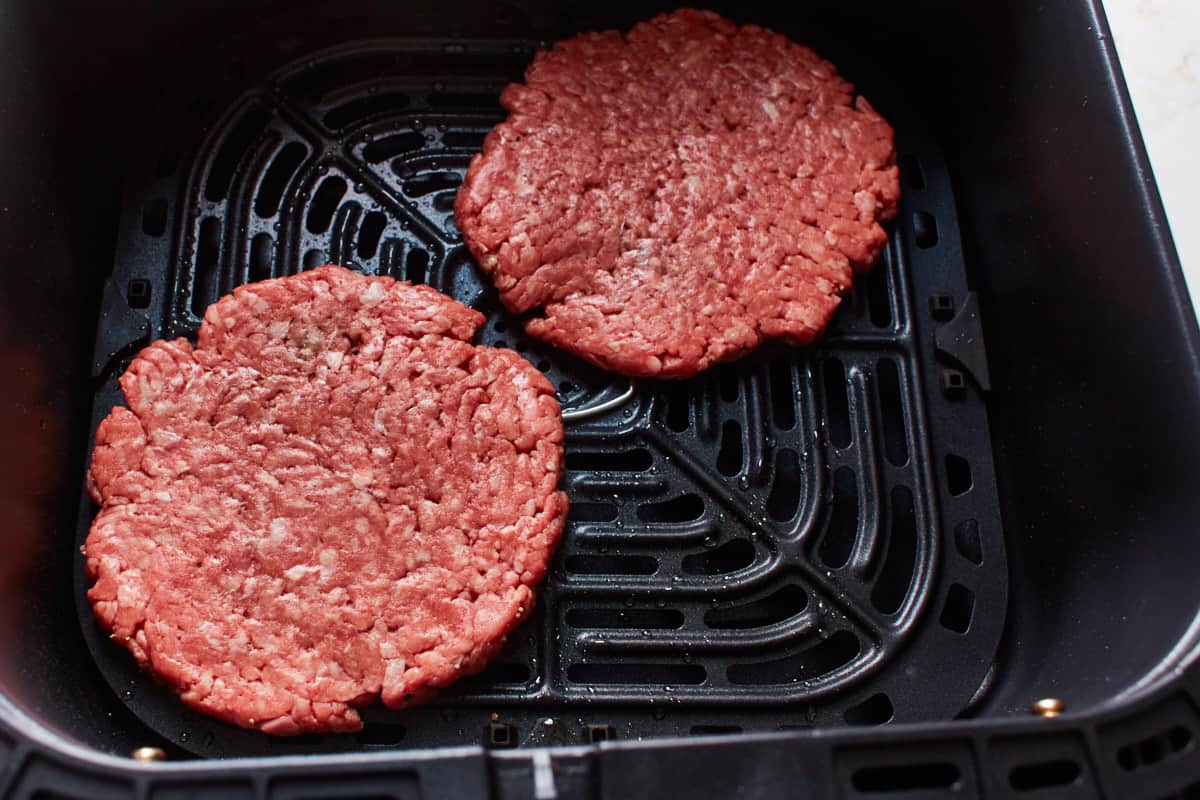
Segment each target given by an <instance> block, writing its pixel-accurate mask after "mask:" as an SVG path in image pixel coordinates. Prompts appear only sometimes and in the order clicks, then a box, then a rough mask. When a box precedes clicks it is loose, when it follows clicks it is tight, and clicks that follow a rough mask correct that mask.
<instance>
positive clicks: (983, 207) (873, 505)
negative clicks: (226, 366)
mask: <svg viewBox="0 0 1200 800" xmlns="http://www.w3.org/2000/svg"><path fill="white" fill-rule="evenodd" d="M835 5H836V4H825V3H800V4H795V5H794V6H788V7H779V8H776V7H773V6H770V5H768V4H762V5H761V6H760V7H745V6H736V7H730V8H727V9H718V10H722V11H723V13H726V14H727V15H728V16H730V17H731V18H733V19H735V20H737V21H754V22H759V23H761V24H765V25H767V26H769V27H773V28H775V29H777V30H780V31H783V32H785V33H787V34H789V35H790V36H791V37H792V38H794V39H796V40H797V41H800V42H802V43H805V44H809V45H811V46H813V47H814V48H815V49H817V50H818V52H820V53H822V54H823V55H825V56H826V57H828V58H830V59H831V60H833V61H834V62H835V63H837V64H838V66H839V67H840V68H841V70H842V71H843V73H844V74H845V75H846V76H847V77H848V78H850V79H851V80H852V81H854V82H855V83H856V84H857V86H858V88H859V90H860V91H861V92H862V93H863V94H864V95H865V96H866V97H868V98H869V99H870V100H871V102H872V103H873V104H874V105H875V106H876V107H877V108H878V109H879V110H880V111H881V112H882V113H883V114H884V115H885V116H887V117H888V119H889V120H890V121H891V122H892V123H893V125H894V126H895V127H896V129H897V147H898V151H899V156H900V164H901V181H902V189H903V196H902V200H901V206H900V215H899V218H898V219H897V221H896V222H895V223H894V225H893V226H892V228H891V239H890V243H889V245H888V247H887V249H886V251H885V253H884V255H883V257H882V258H881V260H880V263H879V264H878V265H877V267H876V268H875V270H874V271H873V272H871V273H870V274H869V275H866V276H862V277H861V278H860V279H859V280H858V281H857V282H856V284H855V289H854V292H853V294H852V295H851V296H850V297H849V298H848V299H847V301H846V303H845V304H844V307H843V309H842V310H841V311H840V312H839V314H838V316H837V318H836V320H835V322H834V324H833V326H832V327H831V330H830V331H829V333H828V335H827V336H826V337H824V338H823V339H822V340H821V341H820V342H819V343H817V344H816V345H815V346H812V347H808V348H802V349H795V348H786V347H783V346H778V345H773V346H769V347H766V348H764V349H763V350H762V351H761V352H759V353H757V354H755V355H754V356H752V357H750V358H748V359H746V360H745V361H742V362H738V363H736V364H733V365H727V366H723V367H720V368H717V369H714V370H712V371H710V372H708V373H705V374H704V375H702V376H700V377H698V378H696V379H693V380H691V381H687V382H681V383H659V382H653V381H638V382H629V381H626V380H624V379H622V378H619V377H614V376H612V375H609V374H606V373H603V372H601V371H598V370H596V369H594V368H591V367H588V366H587V365H584V364H583V363H581V362H579V361H578V360H576V359H573V358H571V357H569V356H566V355H565V354H563V353H561V352H559V351H557V350H555V349H553V348H550V347H548V346H545V345H542V344H540V343H537V342H536V341H533V340H530V339H528V338H526V337H525V336H524V335H523V334H522V333H521V326H520V323H519V321H518V320H516V319H514V318H513V317H511V316H510V315H508V314H507V313H505V312H504V311H503V309H502V307H501V306H500V305H499V303H498V301H497V299H496V296H495V293H494V291H493V290H492V289H490V287H489V286H488V285H487V282H486V281H484V280H482V279H481V277H480V274H479V272H478V270H477V268H476V267H475V265H474V264H473V263H472V261H471V258H470V256H469V255H468V254H467V252H466V250H465V247H464V246H463V244H462V240H461V236H460V235H459V233H458V231H457V229H456V228H455V226H454V222H453V212H452V205H453V199H454V194H455V191H456V188H457V186H458V185H459V184H460V182H461V180H462V175H463V172H464V170H465V167H466V163H467V161H468V159H469V158H470V155H471V154H472V153H473V152H475V151H476V150H477V149H478V147H479V145H480V143H481V141H482V137H483V135H484V134H485V133H486V132H487V130H488V129H489V128H490V127H491V126H492V125H493V124H495V123H496V122H497V121H499V120H500V119H502V118H503V110H502V109H501V108H500V107H499V105H498V102H497V96H498V93H499V90H500V89H501V88H502V87H503V85H504V84H505V83H506V82H507V81H509V80H513V79H517V78H519V77H520V75H521V72H522V70H523V68H524V66H525V65H526V64H527V63H528V61H529V59H530V58H531V57H532V54H533V52H534V51H535V50H536V48H537V47H539V46H542V45H544V44H545V43H546V42H548V41H553V40H554V39H556V38H560V37H562V36H566V35H570V34H571V33H574V32H577V31H580V30H586V29H589V28H596V27H621V28H626V27H628V26H629V25H631V24H632V23H633V22H635V21H637V20H638V19H641V18H645V17H647V16H649V15H651V14H652V13H654V12H655V11H656V10H659V9H658V8H652V7H648V6H643V5H639V6H636V7H633V6H624V5H621V4H594V5H593V4H583V3H574V4H572V3H568V4H554V3H536V2H520V3H491V2H482V1H480V2H473V3H455V4H450V3H442V4H433V3H419V4H379V3H368V2H361V3H342V4H337V7H336V8H332V7H316V6H314V7H311V8H310V7H304V6H299V5H297V4H271V3H255V4H232V3H210V4H203V5H200V4H197V5H190V4H173V3H166V4H149V3H147V4H136V5H135V4H129V5H126V6H123V7H121V8H116V9H114V8H105V9H100V8H93V7H92V6H78V7H75V6H72V5H69V4H64V5H61V6H54V5H53V4H51V5H46V4H41V5H37V4H29V3H16V4H10V5H9V6H7V7H5V9H4V12H5V14H4V16H0V53H2V54H3V55H0V137H2V138H0V143H3V148H2V150H0V159H2V162H0V163H3V165H4V169H3V170H2V171H0V172H2V174H3V175H4V176H5V179H4V180H3V181H0V255H3V259H2V260H0V269H3V270H4V275H5V277H6V279H7V280H6V282H5V287H6V288H5V290H4V292H3V293H0V304H2V305H0V309H2V311H3V314H2V316H0V337H2V338H0V358H2V359H3V360H2V361H0V364H2V365H3V366H4V367H5V370H4V374H5V376H6V378H5V380H6V382H7V384H8V388H7V390H6V391H5V392H4V393H3V397H4V404H5V405H4V408H3V413H2V414H0V419H3V425H4V426H5V438H4V440H5V441H6V443H7V446H8V453H7V456H8V457H7V458H6V459H4V463H5V469H6V473H5V480H4V481H3V482H0V485H2V486H3V489H2V492H3V493H2V494H0V497H2V498H3V501H2V503H3V505H2V507H3V509H4V511H5V515H4V519H5V522H6V534H7V541H8V542H9V547H8V553H7V558H6V559H5V566H4V568H3V570H0V576H3V584H2V585H0V592H2V594H0V608H3V610H4V612H5V613H4V614H3V615H0V622H2V623H3V625H4V626H6V631H5V632H6V633H7V636H6V637H5V639H4V641H6V642H7V643H8V644H6V645H5V646H3V647H0V694H2V696H0V704H3V708H2V710H3V712H4V713H3V718H4V726H5V727H4V731H5V732H4V733H3V734H0V736H2V738H0V765H6V766H3V770H0V784H2V785H3V786H4V787H6V789H7V791H8V792H10V793H11V794H12V795H13V796H16V797H39V798H45V799H46V800H50V799H51V798H53V799H54V800H59V798H75V799H78V800H82V799H83V798H109V797H112V798H125V797H139V798H140V797H149V798H184V797H188V798H208V797H232V798H242V797H245V798H255V799H256V800H257V799H258V798H264V799H265V798H271V800H275V799H276V798H327V799H332V798H337V799H338V800H362V798H372V800H374V798H398V797H404V798H408V797H416V796H422V797H451V796H460V795H461V796H482V795H486V794H487V793H488V792H491V793H492V794H494V795H496V796H499V797H510V796H511V797H538V798H552V797H562V798H575V797H579V798H587V797H622V796H671V795H672V794H673V793H679V794H683V793H687V794H694V793H696V792H701V793H704V792H711V794H712V796H721V797H725V796H733V795H734V793H735V792H739V791H740V792H742V793H743V796H775V795H776V794H780V795H783V794H787V793H791V792H794V790H795V787H797V786H800V785H804V786H812V787H828V788H827V789H826V790H820V791H817V794H816V795H814V796H825V795H826V794H829V793H831V792H835V791H836V792H839V793H840V795H839V796H842V797H859V796H864V797H888V796H892V795H893V794H894V793H897V792H904V791H908V792H910V793H909V794H905V795H904V796H906V797H943V796H945V797H1013V796H1025V793H1027V792H1034V791H1039V790H1040V791H1044V792H1048V793H1049V794H1048V795H1046V796H1056V797H1058V796H1062V797H1093V796H1100V795H1101V793H1102V791H1103V792H1106V793H1107V794H1105V796H1109V797H1122V798H1124V797H1134V798H1138V797H1146V798H1151V800H1157V799H1158V798H1164V799H1165V798H1168V797H1174V796H1176V795H1177V794H1179V793H1183V794H1181V795H1179V796H1191V794H1188V793H1189V792H1192V793H1196V792H1200V783H1194V784H1193V783H1192V782H1193V781H1197V780H1200V759H1198V758H1197V757H1196V756H1195V751H1196V748H1197V746H1198V745H1197V744H1196V742H1195V739H1196V737H1198V736H1200V714H1198V711H1197V708H1196V705H1195V702H1196V697H1195V694H1194V691H1193V689H1192V684H1193V683H1195V682H1196V677H1195V676H1193V672H1192V671H1190V670H1189V669H1188V664H1189V654H1190V651H1191V649H1192V646H1193V643H1194V642H1193V640H1194V638H1195V634H1194V632H1193V630H1192V623H1193V619H1194V617H1195V615H1196V611H1197V608H1198V606H1200V583H1198V582H1197V581H1196V580H1194V579H1193V577H1192V574H1193V572H1194V570H1193V568H1192V556H1193V555H1194V554H1195V550H1196V548H1195V547H1194V546H1193V545H1192V541H1193V537H1192V535H1191V521H1192V519H1193V518H1194V515H1195V514H1196V512H1198V511H1200V499H1198V498H1197V495H1196V493H1195V492H1194V491H1192V487H1191V483H1192V478H1191V476H1193V475H1195V474H1197V466H1198V465H1197V463H1196V462H1197V461H1198V460H1200V455H1198V451H1197V447H1196V445H1197V444H1200V442H1197V441H1196V440H1197V430H1198V428H1197V411H1196V409H1197V408H1198V405H1197V403H1196V391H1197V378H1198V373H1197V370H1196V363H1195V353H1194V349H1193V348H1194V345H1195V343H1196V341H1197V337H1196V324H1195V321H1194V318H1193V316H1192V310H1191V306H1190V304H1189V303H1188V301H1187V297H1186V294H1185V293H1184V292H1183V290H1182V282H1181V278H1180V274H1179V270H1178V264H1177V262H1176V257H1175V254H1174V251H1173V250H1172V248H1171V245H1170V242H1169V240H1168V238H1167V235H1166V233H1165V228H1164V226H1163V224H1162V221H1161V220H1162V214H1161V209H1160V207H1159V204H1158V200H1157V195H1156V194H1155V192H1154V188H1153V184H1152V182H1151V181H1150V179H1149V177H1148V173H1147V171H1146V168H1145V159H1144V154H1143V152H1142V149H1141V144H1140V141H1139V139H1138V137H1137V135H1136V128H1135V127H1134V126H1133V123H1132V120H1131V118H1130V117H1129V114H1128V105H1127V98H1126V96H1125V93H1124V88H1123V86H1122V85H1121V83H1120V80H1119V77H1118V73H1117V72H1116V66H1115V58H1114V56H1113V53H1112V49H1111V43H1110V42H1109V41H1108V40H1107V37H1106V34H1105V27H1104V24H1103V21H1102V19H1101V17H1100V15H1099V13H1098V11H1097V10H1096V9H1095V8H1093V7H1092V6H1091V5H1090V4H1089V3H1086V2H1075V3H1066V2H1063V3H1056V4H1046V5H1043V6H1037V5H1035V4H1027V5H1026V4H1016V5H1013V6H1012V7H1006V8H1002V9H1001V8H996V9H990V10H985V9H975V8H960V7H959V6H958V4H954V3H913V4H900V3H882V2H880V3H861V4H857V5H855V6H853V7H850V6H849V5H846V6H845V7H841V6H840V5H839V6H838V7H834V6H835ZM664 8H666V6H664ZM68 21H69V24H64V23H68ZM330 261H332V262H335V263H340V264H343V265H345V266H348V267H351V268H354V269H358V270H361V271H364V272H367V273H370V274H387V275H392V276H394V277H397V278H403V279H409V280H414V281H418V282H424V283H429V284H430V285H433V286H435V287H437V288H438V289H441V290H442V291H445V292H447V293H448V294H451V295H452V296H454V297H456V298H457V299H459V300H461V301H462V302H464V303H467V304H469V305H471V306H473V307H475V308H477V309H479V310H480V311H482V312H484V313H485V315H486V316H487V323H486V325H485V326H484V327H483V328H482V329H481V332H480V335H479V341H480V342H482V343H485V344H491V345H496V346H503V347H510V348H514V349H516V350H517V351H518V352H520V353H522V354H523V355H524V356H525V357H527V358H528V359H529V360H530V361H531V362H532V363H533V364H534V365H535V366H537V367H538V369H540V370H542V371H543V372H545V373H546V374H547V376H548V377H549V378H550V379H551V380H552V382H553V383H554V384H555V386H556V387H557V389H558V391H559V399H560V401H561V402H562V404H563V407H564V411H565V417H566V420H567V459H566V461H567V463H566V466H567V476H566V479H565V488H566V489H567V491H568V493H569V494H570V497H571V503H572V507H571V519H570V524H569V526H568V530H567V533H566V536H565V538H564V543H563V546H562V547H561V549H560V551H559V553H558V554H557V556H556V558H555V561H554V564H553V566H552V569H551V573H550V576H549V578H548V580H547V583H546V586H545V588H544V591H543V592H542V594H541V596H540V599H539V602H538V606H537V609H536V611H535V613H534V614H533V616H532V618H531V619H530V620H528V621H527V622H526V623H525V624H524V625H523V626H522V628H521V629H520V630H519V631H517V632H516V633H515V634H514V635H513V636H511V637H510V642H509V646H508V648H507V649H506V651H505V652H504V653H503V654H502V655H501V656H500V657H499V658H498V659H497V660H496V661H495V663H494V664H492V665H491V666H490V667H489V668H488V670H487V671H486V672H484V673H483V674H481V675H479V676H476V677H473V678H470V679H467V680H465V681H463V682H462V683H461V684H460V685H457V686H456V687H455V688H454V689H453V690H451V691H448V692H446V693H445V694H444V695H443V696H442V697H440V698H439V699H438V700H436V701H435V702H433V703H431V704H429V705H427V706H423V707H420V708H417V709H412V710H407V711H403V712H393V711H387V710H385V709H383V708H382V707H372V708H369V709H367V710H366V711H365V713H364V720H365V722H366V725H365V727H364V730H363V731H362V732H361V733H359V734H357V735H352V736H332V735H331V736H308V737H296V738H291V739H273V738H270V737H267V736H265V735H261V734H257V733H250V732H246V731H242V730H238V729H235V728H232V727H230V726H228V725H225V724H222V723H219V722H216V721H214V720H211V719H209V718H207V717H203V716H200V715H197V714H194V713H192V712H190V711H187V710H186V709H184V708H183V706H182V705H181V704H180V703H179V702H178V701H177V700H176V699H175V698H174V697H173V696H172V695H171V694H170V693H169V692H167V691H166V690H164V689H163V688H162V687H161V686H159V685H157V684H156V683H155V682H154V681H153V680H151V679H149V678H148V677H147V676H145V675H143V674H142V673H141V672H139V671H138V670H137V669H136V668H135V667H134V665H133V664H132V661H131V660H130V659H129V657H128V656H127V654H126V653H125V652H124V651H123V650H121V649H119V648H117V647H115V646H113V645H112V643H110V642H109V641H108V640H107V638H106V637H105V636H104V635H103V634H102V632H101V631H100V630H99V629H98V628H97V627H96V625H95V624H94V622H93V621H92V618H91V614H90V610H89V608H88V606H87V602H86V599H85V598H84V596H83V592H84V591H85V589H86V581H85V578H84V575H83V565H82V560H81V559H80V558H79V557H78V545H79V544H80V543H81V542H82V539H83V537H84V536H85V535H86V532H87V526H88V524H89V522H90V519H91V515H92V514H93V513H94V508H93V507H92V506H91V504H90V501H88V500H87V498H86V495H85V494H84V493H83V491H82V476H83V470H84V466H85V464H86V461H87V455H88V453H89V452H90V440H89V436H90V433H91V431H92V430H94V427H95V424H96V423H97V422H98V421H99V419H101V418H102V417H103V416H104V415H105V414H106V413H107V412H108V410H109V409H110V408H111V407H112V406H113V404H114V403H116V402H119V400H120V398H119V390H118V388H117V386H116V377H117V376H118V375H119V374H120V373H121V371H122V370H123V369H124V368H125V366H126V365H127V364H128V363H129V360H130V359H131V358H132V357H133V356H134V355H135V354H136V353H137V351H138V350H139V349H140V348H141V347H142V346H144V345H145V344H146V343H147V342H148V341H150V340H151V339H154V338H159V337H176V336H191V335H194V333H195V331H196V329H197V327H198V324H199V318H200V316H201V315H202V314H203V310H204V308H205V307H206V306H207V304H208V303H209V302H211V301H212V300H214V299H215V298H217V297H219V296H220V295H222V294H225V293H227V292H229V291H230V290H231V289H232V288H233V287H235V286H237V285H240V284H242V283H245V282H248V281H253V280H260V279H263V278H268V277H273V276H280V275H288V274H295V273H296V272H299V271H301V270H304V269H307V268H311V267H313V266H316V265H318V264H322V263H326V262H330ZM1042 698H1054V699H1057V700H1060V701H1061V702H1062V703H1063V704H1064V705H1065V708H1066V710H1067V714H1066V716H1064V717H1061V718H1058V719H1043V718H1040V717H1034V716H1032V715H1031V714H1030V711H1029V708H1030V705H1031V703H1033V702H1034V701H1036V700H1039V699H1042ZM138 747H156V748H161V749H162V750H163V751H164V753H165V754H166V756H167V760H166V761H165V762H164V763H162V764H157V765H154V766H153V767H149V766H146V765H144V764H140V763H138V762H135V761H132V760H129V759H128V755H129V754H130V753H131V752H132V751H133V750H134V749H135V748H138ZM281 756H301V757H300V758H292V759H286V760H285V759H280V758H278V757H281ZM214 759H235V760H224V761H220V762H218V761H216V760H214ZM685 776H690V777H686V778H685ZM835 787H836V788H835ZM1102 787H1103V789H1102Z"/></svg>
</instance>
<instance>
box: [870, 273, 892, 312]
mask: <svg viewBox="0 0 1200 800" xmlns="http://www.w3.org/2000/svg"><path fill="white" fill-rule="evenodd" d="M866 283H867V313H868V316H870V318H871V324H872V325H874V326H875V327H876V328H887V327H890V326H891V324H892V290H891V279H890V276H889V275H888V269H887V263H886V262H884V263H879V264H876V265H875V268H874V269H872V270H871V272H870V273H869V274H868V275H867V281H866Z"/></svg>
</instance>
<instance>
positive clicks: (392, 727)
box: [354, 722, 408, 747]
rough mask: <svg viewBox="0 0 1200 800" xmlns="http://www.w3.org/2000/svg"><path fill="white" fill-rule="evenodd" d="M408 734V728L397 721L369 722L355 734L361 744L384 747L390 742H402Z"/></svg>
mask: <svg viewBox="0 0 1200 800" xmlns="http://www.w3.org/2000/svg"><path fill="white" fill-rule="evenodd" d="M407 734H408V729H407V728H405V727H404V726H403V725H400V724H399V723H395V722H368V723H367V724H366V725H364V726H363V729H362V730H361V731H359V732H358V733H356V734H354V738H355V739H356V740H358V743H359V744H364V745H367V746H368V747H382V746H384V745H389V744H400V742H402V741H404V737H405V736H406V735H407Z"/></svg>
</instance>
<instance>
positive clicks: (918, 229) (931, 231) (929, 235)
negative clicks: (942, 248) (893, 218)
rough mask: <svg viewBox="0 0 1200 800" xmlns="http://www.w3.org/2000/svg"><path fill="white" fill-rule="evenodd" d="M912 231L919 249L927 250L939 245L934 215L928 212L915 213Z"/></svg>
mask: <svg viewBox="0 0 1200 800" xmlns="http://www.w3.org/2000/svg"><path fill="white" fill-rule="evenodd" d="M912 229H913V240H914V241H916V243H917V247H920V248H921V249H923V250H927V249H929V248H930V247H933V246H934V245H936V244H937V243H938V227H937V220H936V219H935V218H934V216H933V215H932V214H930V213H928V212H926V211H916V212H913V216H912Z"/></svg>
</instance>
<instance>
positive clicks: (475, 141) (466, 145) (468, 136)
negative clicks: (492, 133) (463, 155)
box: [442, 131, 487, 150]
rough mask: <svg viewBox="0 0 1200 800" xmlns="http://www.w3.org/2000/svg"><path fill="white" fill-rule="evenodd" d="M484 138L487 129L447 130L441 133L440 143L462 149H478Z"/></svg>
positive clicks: (481, 145)
mask: <svg viewBox="0 0 1200 800" xmlns="http://www.w3.org/2000/svg"><path fill="white" fill-rule="evenodd" d="M485 138H487V131H448V132H446V133H445V134H443V135H442V144H443V145H445V146H446V147H454V148H458V147H461V148H463V149H464V150H479V149H480V148H481V147H483V140H484V139H485Z"/></svg>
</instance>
